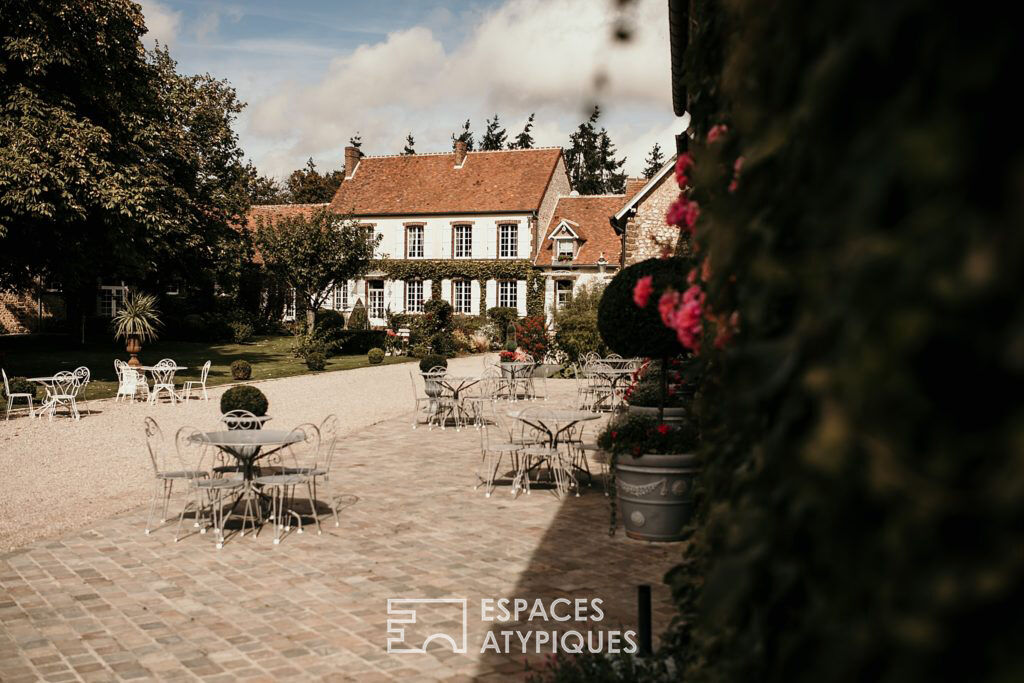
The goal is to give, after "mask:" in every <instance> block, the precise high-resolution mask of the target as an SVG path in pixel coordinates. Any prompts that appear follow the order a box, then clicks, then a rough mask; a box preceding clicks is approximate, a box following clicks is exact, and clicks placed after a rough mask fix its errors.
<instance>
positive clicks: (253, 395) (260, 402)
mask: <svg viewBox="0 0 1024 683" xmlns="http://www.w3.org/2000/svg"><path fill="white" fill-rule="evenodd" d="M268 407H269V403H268V402H267V397H266V395H264V393H263V392H262V391H260V390H259V389H257V388H256V387H254V386H252V385H251V384H243V385H241V386H237V387H231V388H230V389H228V390H227V391H225V392H224V394H223V395H222V396H221V397H220V412H221V413H228V412H231V411H232V410H248V411H249V412H250V413H252V414H253V415H255V416H256V417H260V416H261V415H266V414H267V408H268Z"/></svg>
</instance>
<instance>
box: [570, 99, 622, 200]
mask: <svg viewBox="0 0 1024 683" xmlns="http://www.w3.org/2000/svg"><path fill="white" fill-rule="evenodd" d="M600 117H601V110H600V109H599V108H598V107H596V106H595V107H594V111H593V112H591V114H590V117H589V118H588V119H587V120H586V121H584V122H583V123H581V124H580V125H579V126H578V127H577V128H576V131H575V132H574V133H572V135H570V136H569V147H568V148H567V149H565V150H563V151H564V154H565V162H566V166H567V169H568V171H569V179H570V181H572V186H573V189H575V190H576V191H578V192H579V193H580V194H608V193H617V192H622V191H623V190H624V189H625V186H626V173H625V172H624V171H623V170H622V166H623V165H624V164H625V163H626V158H625V157H623V158H622V159H616V158H615V145H614V144H612V141H611V138H610V137H609V136H608V131H606V130H605V129H604V128H601V129H600V130H598V129H597V122H598V119H599V118H600Z"/></svg>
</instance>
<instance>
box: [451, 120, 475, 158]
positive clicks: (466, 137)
mask: <svg viewBox="0 0 1024 683" xmlns="http://www.w3.org/2000/svg"><path fill="white" fill-rule="evenodd" d="M456 142H465V143H466V151H467V152H472V151H473V131H471V130H470V123H469V119H466V122H465V123H464V124H462V130H461V131H459V134H458V135H456V134H455V133H452V149H455V143H456Z"/></svg>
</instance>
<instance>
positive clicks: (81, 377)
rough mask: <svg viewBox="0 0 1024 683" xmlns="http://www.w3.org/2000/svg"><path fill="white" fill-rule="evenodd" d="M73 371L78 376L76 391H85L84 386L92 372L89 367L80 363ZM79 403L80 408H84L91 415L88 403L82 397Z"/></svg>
mask: <svg viewBox="0 0 1024 683" xmlns="http://www.w3.org/2000/svg"><path fill="white" fill-rule="evenodd" d="M74 373H75V377H77V378H78V393H79V394H81V393H82V392H83V391H85V387H86V386H87V385H88V384H89V380H90V379H91V378H92V373H91V372H89V368H87V367H85V366H84V365H80V366H79V367H77V368H75V370H74ZM81 403H82V408H84V409H85V412H87V413H89V414H90V415H92V410H90V409H89V404H88V403H86V401H85V399H84V398H83V399H82V402H81Z"/></svg>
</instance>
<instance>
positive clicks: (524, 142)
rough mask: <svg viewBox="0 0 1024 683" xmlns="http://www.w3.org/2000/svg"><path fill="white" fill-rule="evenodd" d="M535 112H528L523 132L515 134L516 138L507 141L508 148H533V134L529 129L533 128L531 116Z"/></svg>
mask: <svg viewBox="0 0 1024 683" xmlns="http://www.w3.org/2000/svg"><path fill="white" fill-rule="evenodd" d="M534 116H536V114H530V118H528V119H527V120H526V125H525V126H523V132H521V133H520V134H519V135H517V136H516V139H515V140H513V141H512V142H510V143H508V148H509V149H533V136H532V135H531V134H530V131H531V130H533V117H534Z"/></svg>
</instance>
